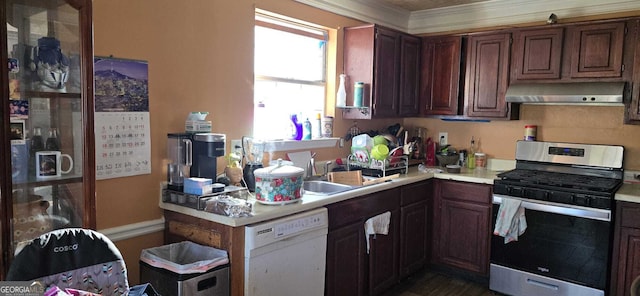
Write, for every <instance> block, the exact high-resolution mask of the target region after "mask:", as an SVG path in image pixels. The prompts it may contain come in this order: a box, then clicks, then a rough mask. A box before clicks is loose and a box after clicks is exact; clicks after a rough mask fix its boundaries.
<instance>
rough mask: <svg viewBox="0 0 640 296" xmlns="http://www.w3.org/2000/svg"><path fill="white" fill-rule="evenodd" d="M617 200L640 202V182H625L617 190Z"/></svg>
mask: <svg viewBox="0 0 640 296" xmlns="http://www.w3.org/2000/svg"><path fill="white" fill-rule="evenodd" d="M615 199H616V200H617V201H627V202H635V203H640V183H624V184H622V186H621V187H620V189H618V191H617V192H616V197H615Z"/></svg>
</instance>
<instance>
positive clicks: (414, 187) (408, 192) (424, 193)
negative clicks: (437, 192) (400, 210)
mask: <svg viewBox="0 0 640 296" xmlns="http://www.w3.org/2000/svg"><path fill="white" fill-rule="evenodd" d="M401 191H402V192H401V193H402V194H401V197H400V205H401V206H406V205H409V204H412V203H416V202H420V201H425V200H427V199H428V198H429V197H430V196H431V195H432V187H431V180H427V181H424V182H420V183H416V184H411V185H407V186H403V187H402V189H401Z"/></svg>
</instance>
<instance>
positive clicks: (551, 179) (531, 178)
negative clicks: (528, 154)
mask: <svg viewBox="0 0 640 296" xmlns="http://www.w3.org/2000/svg"><path fill="white" fill-rule="evenodd" d="M498 177H500V178H501V179H502V180H507V181H511V182H517V183H522V185H529V184H533V185H545V186H553V187H560V188H572V189H580V190H590V191H599V192H612V191H614V190H615V189H616V188H618V186H619V184H620V182H621V180H619V179H612V178H604V177H595V176H586V175H574V174H566V173H555V172H544V171H535V170H523V169H516V170H512V171H508V172H504V173H501V174H499V175H498Z"/></svg>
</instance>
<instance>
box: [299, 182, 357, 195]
mask: <svg viewBox="0 0 640 296" xmlns="http://www.w3.org/2000/svg"><path fill="white" fill-rule="evenodd" d="M302 188H303V189H304V193H305V194H316V195H332V194H336V193H340V192H344V191H347V190H351V189H354V188H356V187H353V186H349V185H344V184H339V183H333V182H328V181H304V183H303V184H302Z"/></svg>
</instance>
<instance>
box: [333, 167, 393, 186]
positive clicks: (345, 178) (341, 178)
mask: <svg viewBox="0 0 640 296" xmlns="http://www.w3.org/2000/svg"><path fill="white" fill-rule="evenodd" d="M398 177H400V174H393V175H389V176H385V177H381V178H374V179H364V178H362V171H359V170H358V171H348V172H331V173H329V174H328V175H327V179H328V180H329V182H333V183H340V184H346V185H351V186H367V185H373V184H379V183H383V182H386V181H389V180H393V179H396V178H398Z"/></svg>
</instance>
